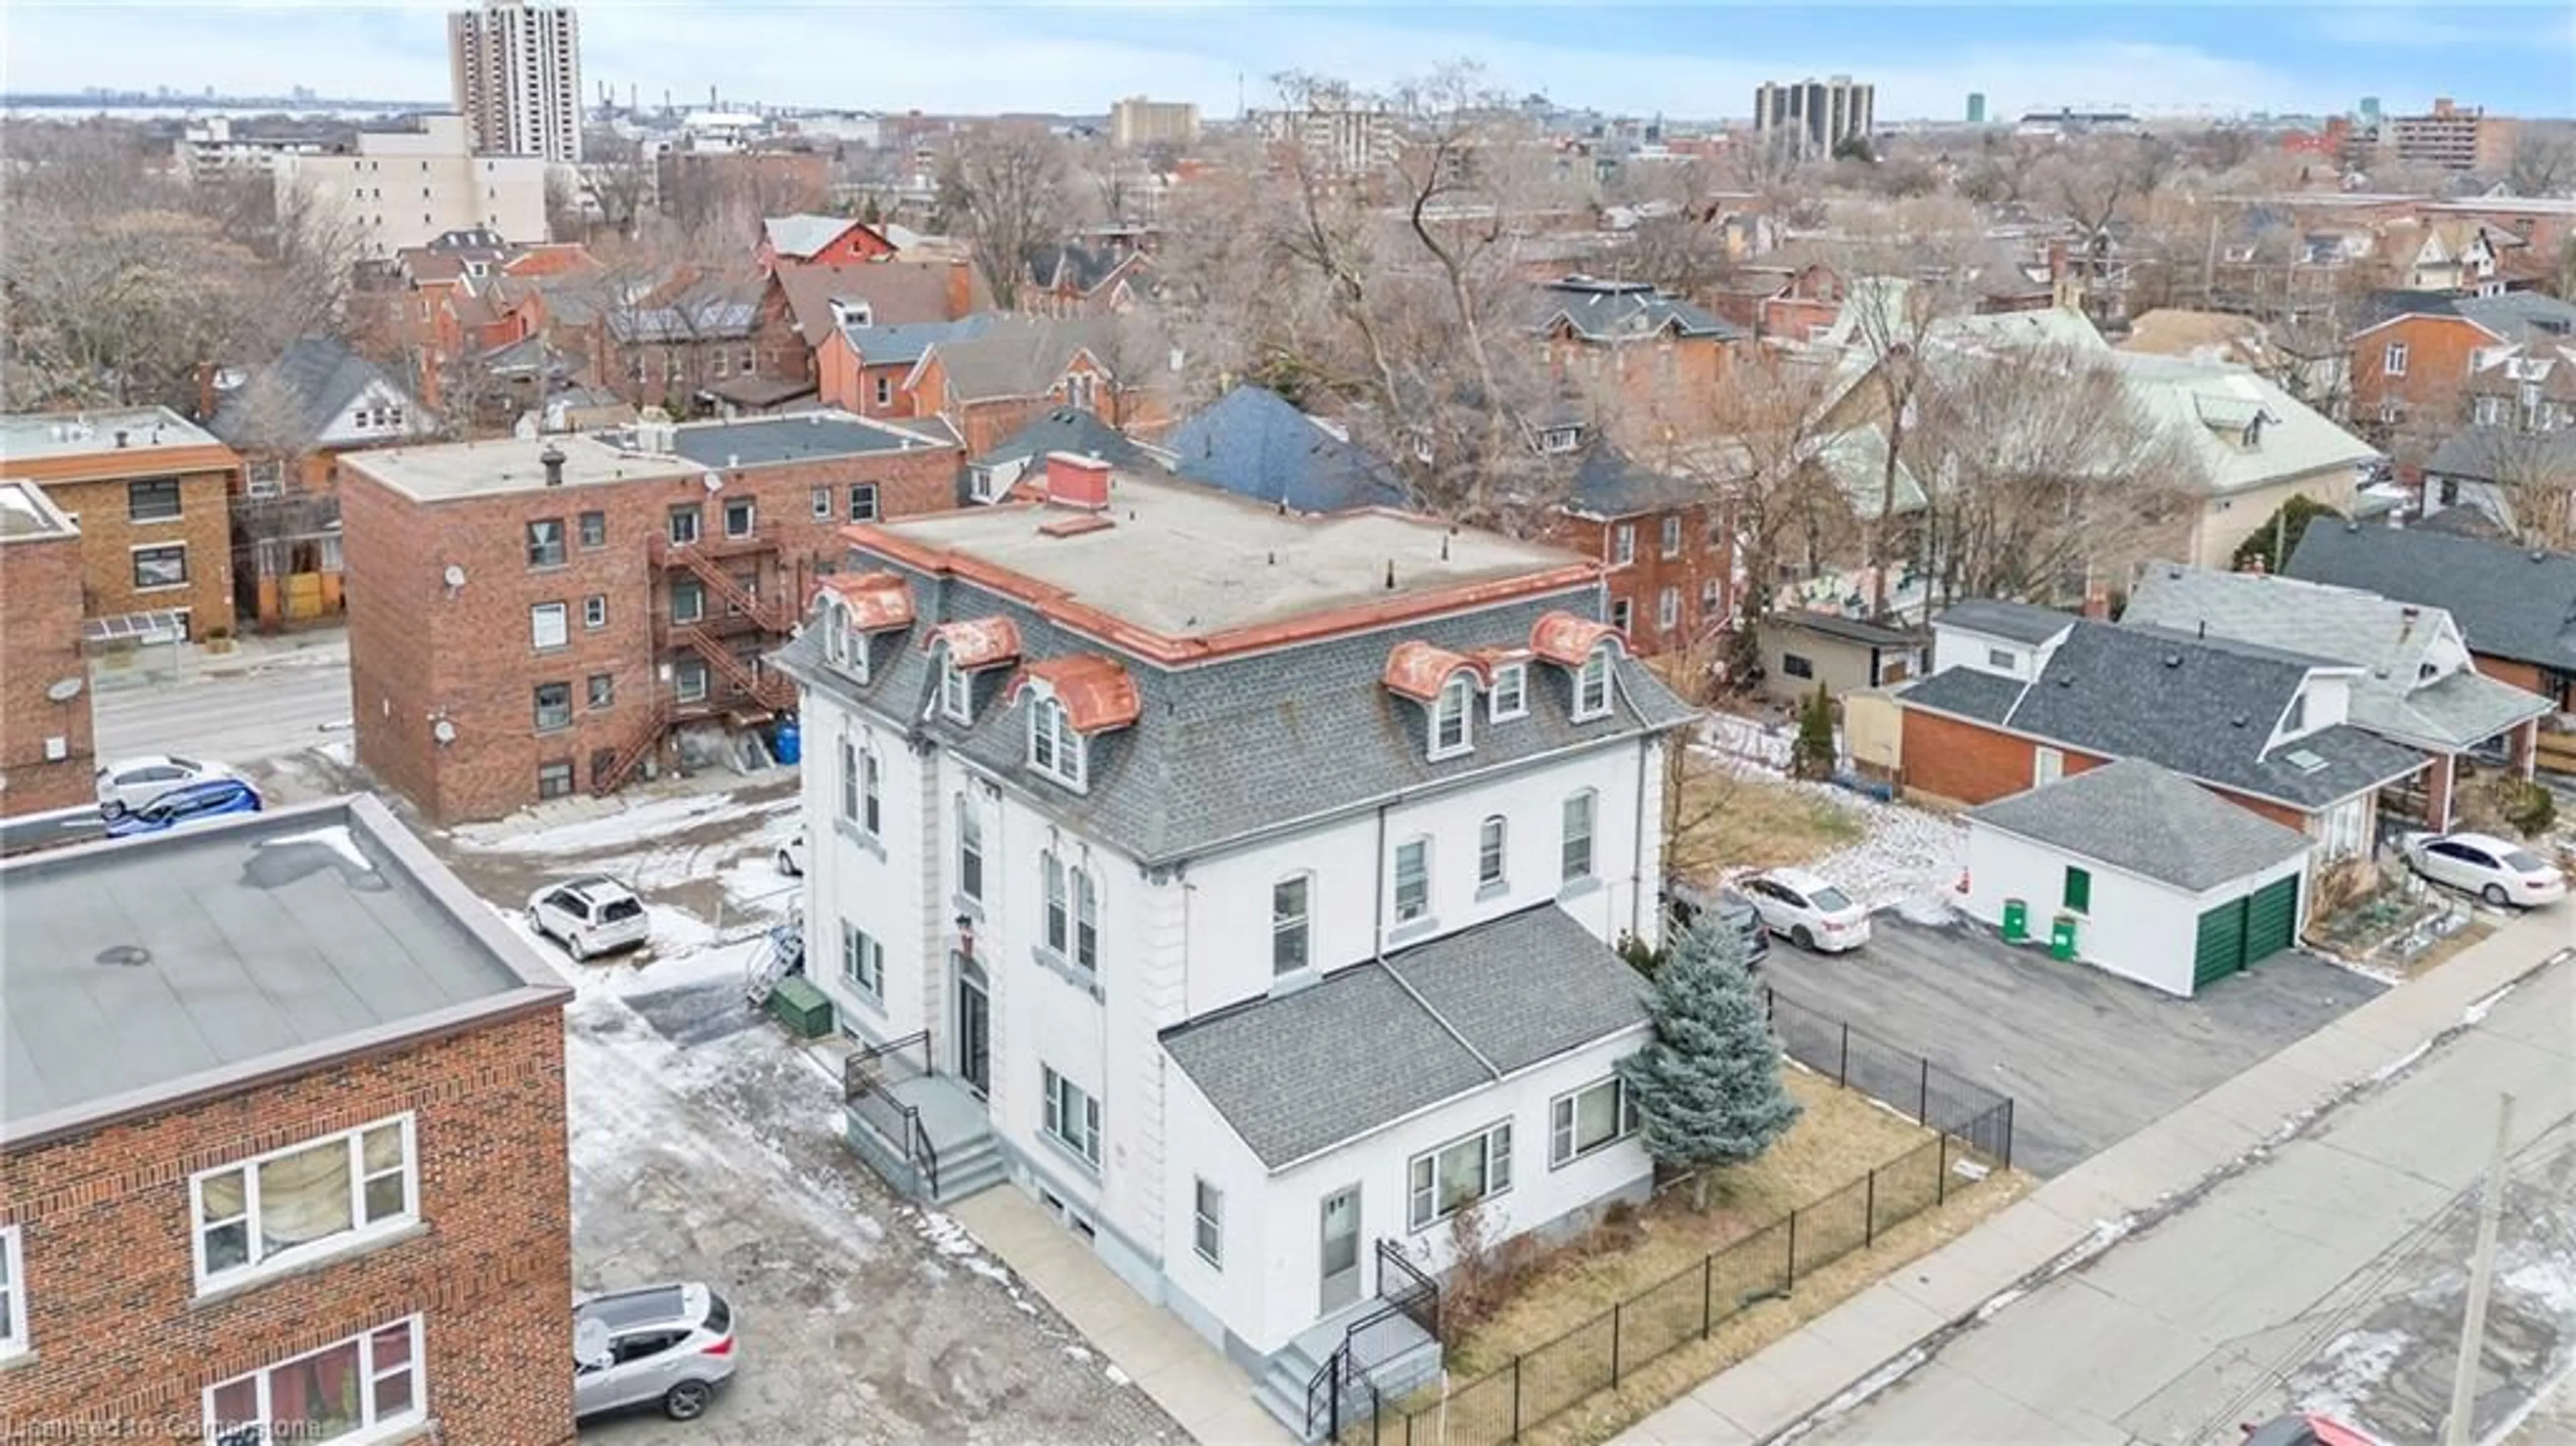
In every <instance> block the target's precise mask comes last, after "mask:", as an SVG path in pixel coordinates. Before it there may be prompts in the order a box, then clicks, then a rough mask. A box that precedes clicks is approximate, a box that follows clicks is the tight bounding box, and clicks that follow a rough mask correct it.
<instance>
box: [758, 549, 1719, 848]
mask: <svg viewBox="0 0 2576 1446" xmlns="http://www.w3.org/2000/svg"><path fill="white" fill-rule="evenodd" d="M867 565H868V566H870V567H884V568H886V570H889V571H892V572H895V573H896V574H898V575H900V576H903V577H905V578H906V579H907V580H908V581H909V582H910V583H911V584H912V589H913V599H914V603H913V606H914V613H915V621H914V623H913V625H912V627H911V628H910V629H908V630H906V631H905V632H904V633H903V634H901V635H900V636H899V637H893V638H887V639H883V640H881V641H880V642H879V645H878V646H879V647H880V648H881V649H882V650H883V658H882V661H881V663H880V664H879V665H878V666H877V667H876V668H875V670H874V672H873V673H872V674H871V681H870V682H869V683H867V684H865V685H861V684H857V683H854V682H852V681H851V680H850V679H849V678H848V676H847V675H845V674H843V673H840V672H838V671H836V670H833V669H829V668H826V667H824V666H823V664H822V657H821V646H822V644H821V638H820V635H819V634H817V633H814V632H812V631H811V630H809V631H808V632H807V633H806V634H805V635H804V636H802V637H800V638H798V639H797V640H796V641H794V642H792V643H790V644H789V645H788V646H787V647H786V648H784V649H782V650H781V651H780V652H779V653H777V654H776V655H775V656H776V659H777V662H778V664H779V666H780V667H781V668H783V669H785V670H786V671H787V672H788V673H789V674H790V675H791V676H794V677H795V678H797V679H798V681H800V682H802V683H804V684H805V685H806V686H808V687H811V688H816V689H819V690H822V691H824V692H827V693H829V694H831V695H833V696H834V697H836V698H839V699H840V700H842V701H843V702H844V703H846V704H847V705H849V706H852V707H855V708H858V709H860V710H862V711H865V712H868V713H872V714H874V715H875V716H877V717H878V718H880V719H881V720H883V722H884V723H885V725H886V726H888V727H891V728H895V729H898V730H904V731H907V732H909V731H913V730H919V731H920V732H923V733H926V734H928V735H929V736H931V737H933V738H935V739H937V740H938V741H940V742H942V743H944V744H946V745H947V746H949V747H951V748H953V749H955V750H956V751H957V752H958V753H960V754H961V755H963V756H964V757H965V758H967V759H968V760H970V761H971V762H973V763H975V764H976V765H978V766H979V767H982V768H984V769H986V770H989V771H990V772H991V773H992V774H993V775H994V776H996V777H999V778H1002V779H1006V780H1010V781H1012V782H1014V783H1016V784H1017V785H1018V786H1019V787H1020V788H1022V789H1023V790H1024V791H1025V792H1026V793H1027V795H1028V796H1029V797H1030V798H1031V799H1033V800H1035V801H1036V802H1037V803H1038V805H1039V806H1040V807H1042V808H1045V809H1046V810H1047V811H1049V812H1050V813H1051V814H1053V815H1054V816H1056V817H1058V818H1060V819H1062V820H1063V821H1064V823H1065V825H1066V826H1067V827H1070V828H1074V829H1077V830H1080V831H1081V832H1082V833H1084V834H1085V835H1087V836H1089V837H1091V838H1095V839H1098V840H1100V841H1101V842H1103V843H1106V844H1108V845H1110V846H1111V847H1114V848H1117V849H1119V850H1121V851H1122V852H1125V853H1127V854H1129V855H1131V856H1132V857H1134V858H1136V859H1138V860H1140V861H1142V862H1144V863H1147V864H1161V863H1169V862H1174V861H1177V860H1182V859H1187V858H1190V857H1193V856H1195V855H1199V854H1203V853H1206V852H1208V851H1210V850H1212V849H1216V848H1219V847H1222V846H1224V845H1226V844H1229V843H1233V842H1236V841H1240V840H1243V839H1246V838H1249V837H1252V836H1254V835H1257V834H1260V833H1262V832H1264V831H1266V830H1268V829H1272V828H1277V827H1281V826H1284V825H1288V824H1291V823H1294V822H1297V821H1299V820H1302V819H1311V818H1320V817H1328V816H1333V815H1337V814H1342V813H1347V812H1349V811H1352V810H1355V809H1361V808H1366V807H1369V806H1371V805H1373V804H1375V803H1377V802H1380V801H1381V800H1384V799H1387V798H1390V797H1393V796H1394V795H1396V794H1398V793H1400V792H1404V791H1407V790H1411V789H1417V788H1421V787H1424V786H1425V785H1430V784H1436V783H1440V782H1443V781H1447V780H1453V779H1462V778H1466V777H1469V776H1472V775H1475V774H1478V773H1480V772H1483V771H1486V770H1491V769H1496V768H1501V767H1506V766H1511V765H1517V764H1523V763H1526V762H1528V761H1529V760H1531V759H1534V758H1540V757H1544V756H1547V755H1550V754H1555V753H1560V752H1564V751H1568V750H1572V749H1577V748H1586V747H1597V746H1602V745H1607V744H1613V743H1618V742H1621V741H1623V740H1634V739H1636V738H1638V737H1639V736H1640V735H1643V734H1647V733H1659V732H1663V731H1666V730H1669V729H1672V728H1675V727H1678V726H1680V725H1682V724H1684V723H1687V722H1688V721H1690V719H1691V718H1692V717H1693V716H1694V715H1693V713H1692V711H1691V709H1690V708H1689V707H1688V706H1687V705H1685V704H1684V703H1683V702H1682V701H1681V700H1680V699H1678V698H1675V697H1674V696H1673V695H1672V693H1671V692H1670V691H1668V690H1667V689H1666V688H1665V687H1664V685H1663V684H1662V683H1660V682H1658V681H1656V679H1655V676H1654V674H1653V673H1652V672H1650V671H1649V670H1648V669H1647V668H1646V666H1645V665H1644V664H1643V663H1640V662H1637V661H1636V660H1634V659H1627V660H1623V661H1622V662H1621V663H1620V664H1619V666H1618V669H1617V672H1616V677H1617V680H1618V687H1616V688H1614V689H1613V690H1612V691H1613V693H1614V694H1615V697H1614V700H1613V707H1612V711H1611V714H1610V716H1609V717H1607V718H1600V719H1595V720H1593V721H1590V722H1585V723H1576V722H1574V721H1572V719H1571V717H1570V716H1569V714H1570V705H1571V703H1572V696H1571V691H1570V690H1571V687H1572V681H1571V679H1570V678H1569V677H1568V676H1567V675H1566V674H1565V672H1564V670H1562V669H1559V668H1556V667H1554V666H1552V665H1549V664H1546V663H1540V664H1536V665H1534V666H1533V667H1532V668H1531V670H1530V690H1529V691H1530V711H1529V716H1528V717H1526V718H1521V719H1516V720H1514V721H1511V722H1508V723H1500V724H1494V725H1492V726H1487V727H1479V728H1478V729H1477V730H1476V735H1475V750H1474V751H1473V752H1472V753H1469V754H1467V755H1465V756H1463V757H1459V758H1451V759H1445V760H1442V761H1440V762H1436V763H1435V762H1432V761H1431V760H1429V759H1428V758H1426V757H1425V756H1424V745H1423V731H1422V729H1423V724H1422V711H1421V708H1420V706H1419V705H1417V704H1414V703H1411V702H1408V701H1406V700H1404V699H1401V698H1398V697H1396V696H1395V695H1394V694H1392V693H1390V692H1388V691H1387V689H1386V686H1385V684H1384V682H1383V681H1382V680H1383V678H1384V675H1385V670H1386V659H1387V654H1388V652H1389V651H1390V650H1391V649H1393V648H1394V646H1395V645H1396V644H1397V643H1398V642H1401V641H1403V640H1405V639H1408V638H1419V639H1421V640H1423V641H1425V642H1428V643H1431V644H1432V645H1433V646H1435V647H1441V648H1447V649H1449V650H1451V651H1453V652H1461V653H1463V652H1470V651H1472V650H1474V649H1477V648H1480V647H1496V646H1509V647H1525V646H1527V645H1528V641H1529V635H1530V628H1531V626H1532V624H1534V623H1536V622H1537V621H1538V618H1539V616H1540V615H1541V614H1543V613H1546V612H1549V611H1552V610H1556V609H1564V610H1568V611H1572V612H1575V613H1578V614H1580V615H1582V616H1585V617H1598V616H1600V614H1601V611H1602V602H1601V593H1600V590H1599V589H1598V587H1597V586H1592V587H1582V588H1577V589H1572V590H1569V591H1566V592H1560V593H1553V594H1547V595H1543V596H1540V597H1535V598H1528V599H1523V600H1520V601H1516V602H1512V603H1507V604H1501V605H1497V606H1494V607H1490V608H1485V609H1482V610H1479V611H1475V612H1468V613H1461V614H1457V615H1453V616H1450V617H1444V618H1432V619H1425V620H1421V621H1416V622H1409V623H1403V624H1399V625H1397V626H1395V627H1391V628H1386V629H1381V630H1378V631H1373V632H1364V633H1354V634H1348V635H1345V636H1342V637H1338V638H1332V639H1329V640H1326V641H1322V642H1317V643H1311V644H1308V645H1305V646H1301V647H1293V648H1279V649H1273V650H1271V651H1268V652H1263V653H1256V654H1249V655H1243V656H1237V657H1230V658H1226V659H1224V660H1222V661H1218V662H1212V663H1202V664H1198V665H1195V666H1193V667H1190V668H1186V669H1180V670H1172V669H1166V668H1161V667H1158V666H1155V665H1152V664H1149V663H1146V662H1143V661H1141V660H1135V659H1128V660H1125V661H1126V666H1127V668H1128V671H1129V673H1130V675H1131V676H1132V677H1133V678H1134V680H1135V683H1136V687H1137V692H1138V694H1139V700H1140V702H1141V704H1142V711H1141V715H1140V716H1139V717H1138V719H1137V721H1136V722H1135V723H1134V724H1132V725H1130V726H1128V727H1126V728H1121V729H1116V730H1113V731H1110V732H1105V733H1103V734H1101V735H1100V736H1099V737H1097V738H1095V739H1093V740H1092V742H1091V748H1090V760H1089V761H1090V771H1089V785H1090V786H1089V788H1088V789H1087V790H1086V791H1084V792H1081V793H1075V792H1072V791H1070V790H1067V789H1065V788H1062V787H1059V786H1058V785H1056V784H1055V783H1053V782H1051V781H1049V780H1047V779H1045V778H1042V777H1040V776H1039V775H1037V774H1035V773H1033V772H1032V771H1030V769H1029V767H1028V756H1027V754H1028V737H1027V735H1028V726H1027V719H1026V716H1025V714H1024V713H1023V712H1022V709H1023V708H1025V707H1026V706H1027V705H1026V704H1025V703H1019V704H1004V703H1001V702H999V701H992V702H987V703H985V704H984V705H983V706H982V707H981V708H980V709H979V710H978V713H977V716H976V719H975V721H974V723H973V724H972V725H970V726H961V725H958V724H955V723H951V722H949V721H948V720H947V719H946V718H945V717H942V716H935V715H936V710H934V709H932V708H930V707H929V706H928V705H929V703H930V701H931V698H932V693H931V690H932V689H933V688H934V687H935V685H936V682H937V679H936V677H935V676H934V674H933V672H932V669H931V667H930V665H929V661H928V659H927V657H926V655H925V654H924V653H923V651H922V649H921V646H920V639H921V638H922V637H923V636H924V635H925V630H926V629H928V628H932V627H936V626H938V625H939V624H940V623H943V622H947V621H950V620H962V619H967V618H980V617H995V616H1000V617H1007V618H1010V619H1011V620H1012V622H1013V623H1014V624H1016V625H1017V627H1018V629H1019V633H1020V642H1021V656H1022V661H1023V662H1034V661H1038V660H1041V659H1046V658H1053V657H1061V656H1064V655H1066V654H1070V653H1097V652H1101V651H1104V649H1103V645H1102V644H1100V643H1098V642H1096V641H1093V640H1092V639H1090V638H1087V637H1084V636H1082V635H1080V634H1076V633H1073V632H1071V631H1069V630H1067V629H1064V628H1061V627H1059V626H1058V625H1057V624H1056V623H1054V622H1053V621H1052V620H1050V619H1048V618H1047V617H1046V616H1044V615H1043V614H1041V613H1039V612H1038V611H1037V610H1035V609H1033V608H1030V607H1027V606H1025V605H1023V604H1021V603H1019V602H1017V601H1014V600H1012V599H1008V598H1005V597H1003V596H1001V595H999V594H997V593H993V592H990V591H987V590H985V589H983V588H980V587H977V586H974V585H973V584H970V583H966V582H962V581H958V580H955V579H946V580H943V579H937V578H932V577H928V576H925V575H922V574H919V573H914V572H911V571H909V570H908V569H905V568H902V567H899V566H894V565H892V564H889V563H886V562H884V561H883V560H882V559H878V558H874V557H871V558H869V559H868V560H867ZM925 715H934V716H927V717H926V716H925Z"/></svg>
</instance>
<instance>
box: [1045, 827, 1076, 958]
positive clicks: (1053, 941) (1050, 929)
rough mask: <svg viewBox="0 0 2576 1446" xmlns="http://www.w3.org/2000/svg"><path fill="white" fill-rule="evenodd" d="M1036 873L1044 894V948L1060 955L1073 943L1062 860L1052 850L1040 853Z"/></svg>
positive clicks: (1069, 897) (1069, 902)
mask: <svg viewBox="0 0 2576 1446" xmlns="http://www.w3.org/2000/svg"><path fill="white" fill-rule="evenodd" d="M1038 872H1039V874H1040V875H1042V877H1043V882H1044V885H1045V892H1046V946H1047V947H1048V948H1049V949H1052V950H1054V951H1055V952H1056V953H1057V954H1059V955H1061V954H1063V953H1064V952H1065V951H1066V949H1067V947H1068V946H1069V945H1071V944H1072V942H1073V904H1072V896H1071V894H1070V892H1069V891H1068V889H1067V887H1066V884H1065V877H1064V860H1063V859H1061V858H1058V857H1056V855H1055V853H1054V851H1053V850H1049V851H1047V852H1045V853H1041V854H1039V855H1038Z"/></svg>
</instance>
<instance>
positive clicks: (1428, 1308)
mask: <svg viewBox="0 0 2576 1446" xmlns="http://www.w3.org/2000/svg"><path fill="white" fill-rule="evenodd" d="M1390 1270H1392V1273H1393V1275H1394V1277H1395V1278H1394V1280H1393V1281H1389V1279H1388V1275H1389V1272H1390ZM1377 1294H1378V1302H1379V1303H1378V1305H1377V1307H1376V1309H1374V1310H1371V1311H1369V1312H1367V1313H1366V1314H1364V1315H1362V1316H1361V1317H1360V1318H1359V1319H1357V1320H1355V1321H1352V1322H1351V1323H1350V1325H1348V1326H1347V1327H1345V1328H1344V1329H1343V1331H1342V1341H1341V1344H1340V1345H1337V1346H1335V1347H1333V1353H1332V1354H1331V1355H1328V1356H1326V1357H1324V1362H1323V1364H1322V1365H1320V1366H1317V1367H1316V1368H1315V1374H1314V1375H1312V1376H1310V1377H1308V1378H1307V1380H1306V1434H1307V1436H1308V1437H1310V1438H1311V1437H1313V1436H1314V1435H1315V1427H1316V1425H1317V1424H1318V1422H1319V1419H1320V1422H1321V1424H1322V1425H1323V1426H1324V1427H1325V1428H1326V1429H1325V1434H1326V1436H1327V1437H1328V1438H1338V1437H1339V1436H1340V1435H1341V1434H1342V1402H1343V1400H1344V1398H1345V1397H1347V1396H1348V1395H1349V1394H1350V1393H1351V1388H1352V1387H1353V1386H1355V1385H1358V1384H1359V1383H1360V1382H1361V1381H1363V1380H1364V1379H1366V1377H1367V1375H1368V1373H1369V1372H1370V1371H1372V1370H1375V1369H1376V1368H1377V1366H1378V1365H1379V1363H1380V1360H1381V1356H1380V1353H1379V1352H1378V1351H1377V1350H1375V1349H1374V1348H1373V1347H1374V1344H1375V1342H1376V1341H1377V1340H1378V1339H1380V1338H1382V1337H1383V1336H1385V1335H1386V1334H1387V1331H1386V1330H1385V1329H1384V1327H1385V1326H1386V1325H1387V1324H1388V1323H1389V1322H1391V1321H1396V1320H1403V1321H1408V1322H1410V1323H1412V1325H1413V1326H1414V1327H1415V1328H1416V1329H1417V1330H1419V1331H1421V1332H1422V1333H1423V1334H1424V1335H1426V1336H1428V1337H1430V1338H1431V1339H1433V1340H1435V1341H1436V1340H1438V1339H1439V1338H1440V1285H1439V1282H1437V1281H1434V1280H1433V1279H1432V1278H1431V1277H1430V1276H1428V1275H1426V1274H1424V1273H1423V1272H1422V1269H1421V1268H1420V1267H1419V1266H1416V1265H1415V1264H1414V1263H1413V1262H1412V1261H1411V1260H1410V1259H1408V1258H1406V1256H1405V1254H1404V1251H1403V1249H1402V1248H1401V1247H1399V1246H1398V1245H1396V1244H1395V1242H1393V1241H1391V1240H1380V1241H1378V1243H1377ZM1406 1344H1407V1345H1408V1346H1409V1345H1410V1344H1411V1342H1410V1341H1409V1340H1408V1341H1407V1342H1406ZM1399 1353H1400V1352H1399V1351H1388V1352H1386V1353H1385V1354H1384V1357H1383V1358H1384V1359H1393V1358H1394V1356H1395V1355H1397V1354H1399Z"/></svg>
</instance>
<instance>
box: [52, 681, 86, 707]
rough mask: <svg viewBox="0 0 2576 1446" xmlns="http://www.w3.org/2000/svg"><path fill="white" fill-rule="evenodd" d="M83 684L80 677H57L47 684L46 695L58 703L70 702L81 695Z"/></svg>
mask: <svg viewBox="0 0 2576 1446" xmlns="http://www.w3.org/2000/svg"><path fill="white" fill-rule="evenodd" d="M82 686H83V684H82V680H81V679H80V678H78V677H70V678H56V679H55V680H54V681H53V682H52V683H50V684H48V685H47V686H46V688H45V696H46V697H48V698H50V699H52V700H53V701H55V702H57V703H68V702H70V701H71V700H73V699H74V698H77V697H79V696H80V695H81V688H82Z"/></svg>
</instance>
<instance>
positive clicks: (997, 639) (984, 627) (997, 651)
mask: <svg viewBox="0 0 2576 1446" xmlns="http://www.w3.org/2000/svg"><path fill="white" fill-rule="evenodd" d="M939 643H946V644H947V645H948V660H949V661H950V662H952V663H954V664H956V665H957V666H958V667H961V668H989V667H991V666H993V665H994V664H995V663H1008V662H1013V661H1016V660H1017V659H1018V658H1019V656H1020V628H1019V624H1017V623H1014V622H1012V621H1011V620H1010V619H1009V618H966V619H962V620H960V621H957V622H951V623H941V624H940V625H939V626H937V627H935V628H932V629H931V630H930V632H929V633H928V635H926V636H924V637H923V638H922V640H921V646H922V648H923V649H924V650H925V651H927V650H928V649H929V648H931V647H932V646H933V645H935V644H939Z"/></svg>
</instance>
